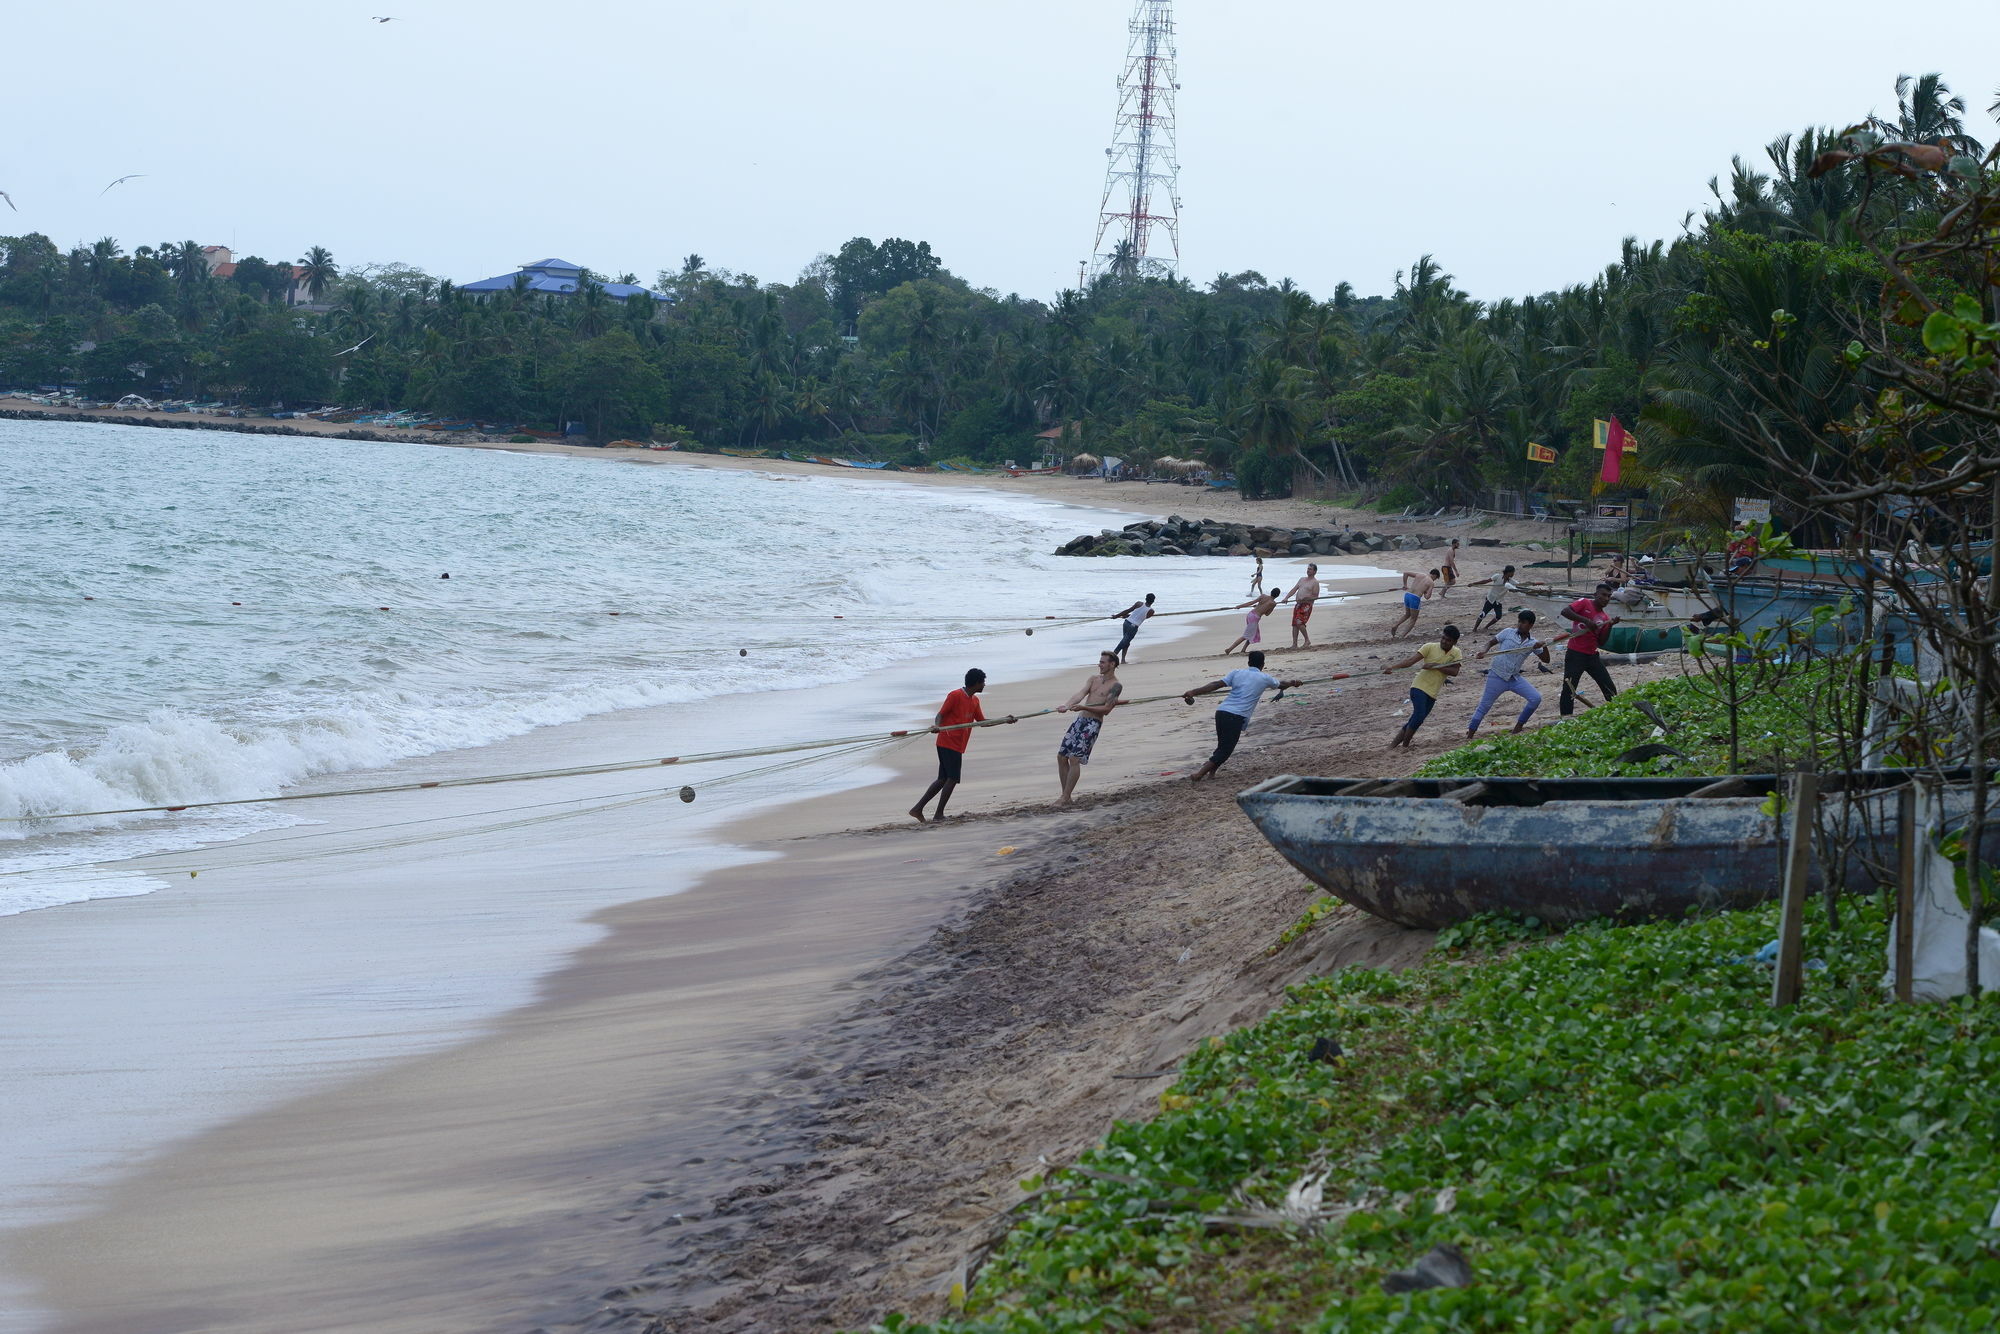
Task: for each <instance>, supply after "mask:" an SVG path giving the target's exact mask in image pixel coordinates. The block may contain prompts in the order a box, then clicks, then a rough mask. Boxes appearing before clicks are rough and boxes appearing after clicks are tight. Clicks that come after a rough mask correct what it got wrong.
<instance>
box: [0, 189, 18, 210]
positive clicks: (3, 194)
mask: <svg viewBox="0 0 2000 1334" xmlns="http://www.w3.org/2000/svg"><path fill="white" fill-rule="evenodd" d="M0 199H4V200H6V201H7V207H8V208H14V196H12V195H10V194H8V193H7V192H6V191H5V190H0ZM14 211H15V212H16V213H19V212H20V211H21V210H20V209H18V208H14Z"/></svg>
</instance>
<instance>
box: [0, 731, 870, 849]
mask: <svg viewBox="0 0 2000 1334" xmlns="http://www.w3.org/2000/svg"><path fill="white" fill-rule="evenodd" d="M904 744H907V741H869V742H866V743H863V744H861V745H857V746H851V747H847V748H845V749H840V750H834V751H830V752H827V753H825V754H820V755H812V756H808V757H806V758H805V759H803V760H787V761H783V762H781V763H778V764H768V765H760V766H758V767H756V768H752V769H744V770H740V771H738V772H736V773H732V774H724V775H722V776H720V777H718V778H712V779H709V780H707V781H706V782H704V783H703V784H702V787H703V788H704V790H709V791H713V790H714V789H717V788H728V787H733V786H735V785H737V784H740V783H744V782H748V781H750V780H752V779H756V778H763V777H768V776H770V775H772V774H776V773H780V772H783V771H786V770H790V769H796V768H801V767H803V766H805V765H813V764H822V763H826V762H828V761H838V760H851V759H854V758H855V757H860V759H861V760H862V761H863V762H872V761H873V760H874V759H875V758H876V757H877V756H878V755H880V754H881V753H883V752H885V751H888V750H891V749H894V748H896V747H898V746H900V745H904ZM851 767H853V766H852V765H851V764H849V765H843V766H841V767H840V768H839V769H837V770H835V772H844V771H845V770H846V769H847V768H851ZM676 796H678V797H679V798H680V799H681V800H683V801H687V800H690V799H691V797H690V790H689V789H687V788H678V789H677V788H670V787H669V788H644V789H639V790H636V791H630V792H618V793H612V794H610V795H608V796H602V797H566V798H563V799H561V800H558V801H545V802H535V803H531V804H528V805H523V806H505V807H501V808H499V809H497V810H488V811H469V812H454V813H452V814H448V815H433V816H425V817H423V818H421V819H416V820H398V821H393V822H390V823H387V824H379V825H362V826H358V827H353V828H343V829H316V830H312V831H310V832H308V833H303V834H288V835H284V836H281V837H276V838H261V839H259V840H258V842H257V843H256V844H255V845H254V846H253V847H252V848H251V849H250V851H251V854H252V855H249V856H228V857H217V858H213V859H210V860H208V861H204V862H202V863H199V864H189V863H188V861H187V858H188V856H189V855H190V854H186V853H155V854H151V856H153V857H161V858H169V857H171V858H176V859H177V860H178V861H179V864H177V865H167V866H158V865H152V864H147V865H144V866H139V867H135V868H132V869H131V870H130V872H129V873H130V874H133V875H146V876H168V875H182V874H185V875H188V876H190V877H193V876H196V875H198V874H199V873H200V872H201V871H203V870H207V869H211V868H213V867H215V866H217V865H222V864H226V865H227V868H228V869H230V870H240V869H249V868H252V867H260V866H277V865H283V864H288V863H293V862H301V861H308V860H311V859H314V858H320V857H342V856H347V855H349V854H352V853H363V852H380V851H384V850H387V849H392V848H403V847H414V846H418V845H421V844H426V843H439V842H445V841H448V840H451V839H457V838H469V837H473V836H475V835H486V834H498V833H506V832H509V831H511V830H516V829H526V828H531V827H533V826H535V825H541V824H550V823H554V822H555V821H558V820H569V819H574V818H576V817H577V816H584V815H596V814H600V813H603V812H606V811H615V810H623V809H626V808H628V807H633V806H640V805H645V804H647V803H649V802H655V801H662V800H665V799H667V798H671V797H676ZM585 803H589V804H585ZM732 804H736V803H730V802H727V801H725V802H724V803H723V805H724V807H725V808H727V807H728V806H730V805H732ZM557 807H568V808H573V809H555V808H557ZM526 811H539V812H543V813H542V814H537V815H528V816H525V817H523V818H520V819H513V820H502V821H499V822H498V823H492V824H467V825H462V826H457V827H454V828H450V829H443V830H431V831H427V832H423V833H413V834H401V835H396V836H394V837H389V838H383V839H364V840H362V841H359V842H354V843H344V844H340V845H338V846H318V847H308V848H291V849H288V850H282V851H279V852H277V853H276V854H274V855H269V856H260V855H255V854H257V853H261V852H262V851H263V850H265V849H267V848H270V847H273V846H275V845H279V844H290V845H296V844H301V843H307V842H310V841H312V840H315V839H324V838H337V837H342V836H348V837H352V836H354V835H360V834H370V833H380V832H383V831H387V830H396V829H413V828H416V827H418V826H422V825H436V824H441V823H443V822H445V821H453V820H485V819H487V818H489V817H491V816H495V815H513V814H516V813H519V812H526ZM197 855H198V854H197ZM121 860H126V861H147V862H149V863H150V858H148V857H138V858H124V859H121ZM92 865H97V863H79V864H77V865H75V866H64V867H25V868H21V869H18V870H10V871H0V877H11V876H21V875H45V874H59V873H62V872H65V871H82V870H84V869H85V868H86V867H88V866H92Z"/></svg>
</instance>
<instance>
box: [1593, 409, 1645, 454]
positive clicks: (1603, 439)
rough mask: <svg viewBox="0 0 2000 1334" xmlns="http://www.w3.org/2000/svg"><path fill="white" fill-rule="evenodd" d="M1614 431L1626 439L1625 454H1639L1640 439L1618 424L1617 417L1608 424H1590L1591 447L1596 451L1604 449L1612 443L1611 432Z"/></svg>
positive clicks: (1594, 422) (1596, 422) (1597, 422)
mask: <svg viewBox="0 0 2000 1334" xmlns="http://www.w3.org/2000/svg"><path fill="white" fill-rule="evenodd" d="M1613 430H1616V431H1617V432H1618V434H1619V435H1620V436H1621V437H1622V438H1623V439H1624V441H1625V451H1624V452H1625V453H1627V454H1637V453H1638V452H1639V437H1638V436H1636V435H1633V434H1632V433H1631V432H1630V431H1628V430H1626V429H1625V428H1624V427H1623V426H1620V425H1619V424H1618V419H1617V418H1616V417H1613V418H1612V419H1611V420H1610V421H1608V422H1600V421H1593V422H1592V423H1591V424H1590V443H1591V447H1592V448H1594V449H1603V448H1604V446H1605V445H1606V443H1608V442H1609V441H1610V439H1611V432H1612V431H1613Z"/></svg>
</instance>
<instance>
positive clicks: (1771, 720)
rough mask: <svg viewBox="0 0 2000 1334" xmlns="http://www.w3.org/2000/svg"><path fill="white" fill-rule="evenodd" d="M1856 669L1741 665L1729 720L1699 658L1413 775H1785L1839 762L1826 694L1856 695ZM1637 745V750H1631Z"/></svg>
mask: <svg viewBox="0 0 2000 1334" xmlns="http://www.w3.org/2000/svg"><path fill="white" fill-rule="evenodd" d="M1854 667H1855V664H1854V662H1853V660H1852V659H1832V660H1823V661H1819V662H1816V663H1814V664H1812V665H1810V666H1808V667H1804V668H1796V667H1795V666H1794V665H1793V664H1791V663H1788V662H1785V661H1783V660H1780V659H1777V658H1775V657H1766V658H1762V659H1760V660H1757V661H1753V662H1750V663H1745V664H1742V676H1743V679H1742V681H1741V683H1740V691H1739V693H1738V696H1737V702H1736V707H1735V709H1734V710H1733V713H1734V715H1735V716H1734V718H1733V720H1732V718H1731V713H1732V710H1731V708H1730V703H1729V696H1728V694H1727V693H1725V692H1723V691H1719V690H1717V689H1715V688H1714V686H1713V685H1712V684H1711V683H1710V682H1709V681H1708V680H1706V679H1704V677H1703V675H1702V668H1701V666H1700V665H1697V666H1693V667H1691V668H1690V674H1689V675H1686V676H1682V677H1678V678H1669V679H1667V680H1663V681H1652V682H1648V683H1646V684H1644V685H1640V686H1635V687H1633V688H1632V689H1630V690H1626V691H1624V692H1622V693H1620V694H1619V695H1618V697H1617V698H1616V699H1613V700H1610V701H1608V702H1606V703H1603V704H1599V705H1598V706H1597V707H1596V708H1593V709H1590V710H1588V711H1586V712H1584V713H1582V714H1580V715H1579V716H1577V717H1575V718H1571V719H1570V720H1568V721H1567V722H1565V723H1564V724H1563V725H1562V726H1560V727H1541V728H1536V729H1535V730H1533V731H1529V732H1523V733H1521V734H1520V735H1519V736H1513V735H1506V734H1503V735H1500V736H1494V737H1489V738H1488V739H1486V740H1484V741H1480V742H1477V743H1475V744H1472V745H1468V746H1460V747H1458V748H1457V749H1455V750H1449V751H1446V752H1445V753H1444V754H1442V755H1438V756H1436V757H1435V758H1433V759H1430V760H1427V761H1425V763H1424V764H1423V766H1422V767H1421V768H1419V769H1418V770H1417V777H1419V778H1484V777H1488V776H1491V775H1496V774H1505V775H1512V776H1514V777H1520V778H1638V777H1645V776H1648V775H1660V774H1678V775H1681V776H1688V775H1694V774H1727V773H1732V772H1743V773H1789V772H1791V771H1792V770H1795V769H1798V768H1801V767H1805V766H1808V765H1811V764H1813V763H1815V762H1817V763H1822V764H1826V763H1838V761H1839V760H1840V758H1841V756H1840V749H1841V747H1840V737H1839V735H1838V733H1837V732H1836V731H1835V730H1834V728H1835V727H1838V726H1840V725H1841V724H1843V723H1845V722H1847V721H1851V719H1829V718H1828V717H1827V716H1826V709H1825V701H1826V700H1827V699H1828V698H1829V697H1834V698H1838V697H1843V696H1844V697H1848V698H1851V697H1852V692H1853V688H1854V679H1853V678H1854V675H1855V673H1854ZM1714 670H1715V671H1717V672H1718V673H1719V672H1720V671H1722V670H1724V669H1723V668H1715V669H1714ZM1551 679H1554V678H1553V677H1552V678H1551ZM1732 722H1733V724H1734V728H1735V732H1736V735H1737V736H1738V737H1739V738H1740V741H1739V749H1738V754H1737V759H1736V763H1735V764H1732V763H1731V759H1730V749H1729V742H1730V734H1731V728H1732ZM1662 723H1664V724H1665V726H1664V727H1663V726H1662V725H1661V724H1662ZM1829 723H1832V724H1833V726H1829ZM1668 729H1671V730H1668ZM1635 752H1637V753H1638V757H1636V758H1627V757H1632V756H1634V755H1635Z"/></svg>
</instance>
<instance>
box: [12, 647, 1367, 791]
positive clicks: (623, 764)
mask: <svg viewBox="0 0 2000 1334" xmlns="http://www.w3.org/2000/svg"><path fill="white" fill-rule="evenodd" d="M1352 675H1354V673H1351V672H1339V673H1335V674H1333V675H1329V676H1316V677H1311V678H1308V679H1306V680H1303V681H1301V682H1300V684H1301V685H1319V684H1323V683H1325V682H1328V681H1344V680H1347V679H1348V678H1349V677H1350V676H1352ZM1185 693H1186V692H1177V693H1174V694H1167V695H1148V696H1144V697H1141V698H1138V699H1130V700H1120V701H1119V703H1118V707H1119V708H1130V707H1132V706H1133V705H1137V704H1158V703H1160V702H1162V701H1164V700H1171V699H1180V698H1181V697H1182V695H1183V694H1185ZM1060 712H1063V710H1061V709H1057V708H1047V709H1036V710H1035V711H1033V712H1032V713H1020V714H1009V715H1008V716H1007V717H1005V718H988V719H986V720H985V721H983V722H976V723H952V724H949V725H947V726H944V727H905V728H898V729H896V730H894V731H891V732H876V733H870V734H866V735H862V736H844V737H828V738H823V739H820V740H814V741H793V742H788V743H786V744H783V745H776V746H752V747H747V748H744V749H739V750H714V751H706V752H703V753H700V754H693V755H669V756H664V757H660V758H654V759H640V760H614V761H611V762H609V763H606V764H579V765H569V766H565V767H563V768H559V769H528V770H519V771H516V772H512V773H501V774H480V775H476V776H473V777H467V778H436V779H430V780H427V781H422V782H411V783H379V784H375V785H372V786H369V787H350V788H336V789H331V790H328V791H324V792H282V793H279V794H278V795H276V796H270V797H232V798H226V799H220V800H214V801H187V802H181V803H178V804H176V805H158V806H117V807H107V808H105V809H102V810H92V811H56V812H48V813H41V814H33V815H8V816H0V823H6V824H26V823H32V822H36V821H41V820H83V819H92V818H98V817H107V816H114V815H151V814H161V813H167V814H178V813H179V812H182V811H196V810H215V809H218V808H222V807H228V806H265V805H275V804H277V803H279V802H293V801H322V800H327V799H330V798H334V797H372V796H383V795H388V794H393V793H399V792H427V791H430V790H432V789H443V788H459V787H493V786H498V785H500V784H505V783H532V782H542V781H545V780H548V779H552V778H584V777H590V776H593V775H596V774H615V773H631V772H635V771H638V770H642V769H656V768H661V767H664V766H667V765H697V764H709V763H713V762H715V761H719V760H740V759H758V758H762V757H764V756H767V755H791V754H799V753H803V752H805V751H814V750H831V749H835V748H838V747H849V746H865V745H875V744H882V743H887V742H893V741H900V740H902V739H904V738H906V737H914V736H924V735H927V734H931V733H937V732H955V731H961V730H964V729H968V728H975V727H1001V726H1005V725H1007V724H1009V723H1016V722H1024V721H1026V720H1027V719H1030V718H1043V717H1048V716H1050V715H1053V714H1056V713H1060Z"/></svg>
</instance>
